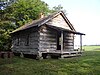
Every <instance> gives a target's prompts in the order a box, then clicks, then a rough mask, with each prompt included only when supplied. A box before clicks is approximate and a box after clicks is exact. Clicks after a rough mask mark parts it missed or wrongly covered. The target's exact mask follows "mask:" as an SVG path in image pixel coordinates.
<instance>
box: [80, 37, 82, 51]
mask: <svg viewBox="0 0 100 75" xmlns="http://www.w3.org/2000/svg"><path fill="white" fill-rule="evenodd" d="M80 50H81V51H82V35H80Z"/></svg>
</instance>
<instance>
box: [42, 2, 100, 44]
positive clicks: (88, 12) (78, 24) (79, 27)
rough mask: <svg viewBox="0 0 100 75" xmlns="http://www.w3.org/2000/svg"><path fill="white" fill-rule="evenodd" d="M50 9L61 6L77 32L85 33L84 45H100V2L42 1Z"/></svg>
mask: <svg viewBox="0 0 100 75" xmlns="http://www.w3.org/2000/svg"><path fill="white" fill-rule="evenodd" d="M42 1H44V2H46V3H47V4H48V5H49V7H50V8H52V7H54V6H58V5H61V6H62V7H63V9H64V10H66V13H67V15H66V16H67V17H68V19H69V20H70V22H71V23H72V25H73V26H74V28H75V29H76V31H79V32H82V33H85V34H86V35H85V36H83V44H84V45H95V44H96V45H98V44H100V0H42Z"/></svg>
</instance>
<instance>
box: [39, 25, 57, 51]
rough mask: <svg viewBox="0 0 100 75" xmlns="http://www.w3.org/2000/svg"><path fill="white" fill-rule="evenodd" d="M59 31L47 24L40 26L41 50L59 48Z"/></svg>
mask: <svg viewBox="0 0 100 75" xmlns="http://www.w3.org/2000/svg"><path fill="white" fill-rule="evenodd" d="M56 34H57V32H56V31H55V30H53V29H51V28H48V27H46V26H42V27H41V28H40V38H39V49H40V51H52V50H56V49H57V42H56V41H57V40H56Z"/></svg>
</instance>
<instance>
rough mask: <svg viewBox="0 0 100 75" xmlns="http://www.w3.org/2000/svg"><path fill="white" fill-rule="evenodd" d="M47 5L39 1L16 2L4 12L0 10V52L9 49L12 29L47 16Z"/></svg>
mask: <svg viewBox="0 0 100 75" xmlns="http://www.w3.org/2000/svg"><path fill="white" fill-rule="evenodd" d="M48 11H49V8H48V5H47V4H46V3H45V2H43V1H41V0H17V1H16V2H15V3H13V4H12V5H10V6H7V7H6V9H5V10H0V50H7V49H10V45H11V38H10V35H9V33H10V32H11V31H13V30H14V29H16V28H18V27H20V26H22V25H24V24H26V23H28V22H30V21H32V20H35V19H38V18H39V14H40V13H41V12H43V13H44V14H47V13H48Z"/></svg>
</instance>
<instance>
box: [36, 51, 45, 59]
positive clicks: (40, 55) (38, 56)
mask: <svg viewBox="0 0 100 75" xmlns="http://www.w3.org/2000/svg"><path fill="white" fill-rule="evenodd" d="M36 59H38V60H42V59H43V57H42V53H41V52H40V51H38V54H37V57H36Z"/></svg>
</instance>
